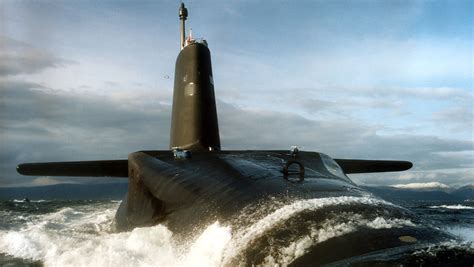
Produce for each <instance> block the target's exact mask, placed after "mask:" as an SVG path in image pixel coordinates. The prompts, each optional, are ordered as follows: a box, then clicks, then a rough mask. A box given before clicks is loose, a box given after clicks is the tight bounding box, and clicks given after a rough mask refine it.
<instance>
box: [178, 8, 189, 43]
mask: <svg viewBox="0 0 474 267" xmlns="http://www.w3.org/2000/svg"><path fill="white" fill-rule="evenodd" d="M187 18H188V10H187V9H186V8H185V7H184V3H183V2H181V6H180V7H179V20H180V21H181V29H180V35H181V49H183V48H184V41H185V37H184V35H185V28H184V27H185V25H184V22H185V21H186V19H187Z"/></svg>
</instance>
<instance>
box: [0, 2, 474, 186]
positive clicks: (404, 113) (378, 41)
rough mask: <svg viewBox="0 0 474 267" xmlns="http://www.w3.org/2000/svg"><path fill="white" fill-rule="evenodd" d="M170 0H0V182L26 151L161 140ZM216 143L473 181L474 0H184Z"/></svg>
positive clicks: (392, 178)
mask: <svg viewBox="0 0 474 267" xmlns="http://www.w3.org/2000/svg"><path fill="white" fill-rule="evenodd" d="M178 6H179V1H86V0H85V1H10V0H4V1H0V187H6V186H35V185H47V184H55V183H64V182H66V183H102V182H110V181H116V180H112V179H105V178H70V177H66V178H58V177H34V176H33V177H28V176H21V175H19V174H17V173H16V171H15V167H16V165H17V164H18V163H21V162H41V161H71V160H98V159H125V158H127V155H128V153H130V152H133V151H137V150H142V149H148V150H151V149H167V148H168V143H169V129H170V116H171V103H172V91H173V77H174V64H175V60H176V57H177V55H178V53H179V21H178V15H177V11H178ZM186 6H187V8H188V11H189V17H188V20H187V29H189V28H192V32H193V37H196V38H201V37H202V38H205V39H206V40H207V41H208V43H209V48H210V50H211V55H212V64H213V74H214V84H215V94H216V101H217V110H218V119H219V128H220V135H221V144H222V149H289V148H290V146H293V145H296V146H298V147H300V149H301V150H306V151H319V152H324V153H326V154H328V155H330V156H332V157H333V158H361V159H393V160H409V161H412V162H413V163H414V167H413V168H412V169H411V170H410V171H406V172H398V173H383V174H363V175H362V174H361V175H351V176H350V177H351V178H352V179H353V180H354V181H355V182H356V183H359V184H365V185H400V184H409V183H419V184H423V183H441V184H443V185H447V186H451V187H459V186H462V185H466V184H470V183H474V149H473V145H474V120H473V113H474V110H473V103H474V101H473V98H474V92H473V85H474V78H473V77H474V72H473V61H474V56H473V44H474V43H473V28H474V27H473V26H474V24H473V17H474V15H473V13H474V7H473V2H472V1H462V0H460V1H362V0H358V1H342V0H336V1H217V0H215V1H187V2H186Z"/></svg>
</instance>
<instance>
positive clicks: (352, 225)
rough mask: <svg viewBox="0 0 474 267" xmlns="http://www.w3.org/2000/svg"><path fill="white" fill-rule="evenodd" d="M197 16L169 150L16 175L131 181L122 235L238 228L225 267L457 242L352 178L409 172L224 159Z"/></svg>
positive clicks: (183, 14)
mask: <svg viewBox="0 0 474 267" xmlns="http://www.w3.org/2000/svg"><path fill="white" fill-rule="evenodd" d="M187 17H188V11H187V9H186V7H185V5H184V4H183V3H181V5H180V8H179V20H180V52H179V54H178V56H177V59H176V67H175V76H174V92H173V106H172V115H171V116H172V120H171V130H170V144H169V150H159V151H156V150H147V151H137V152H133V153H130V154H129V155H128V158H127V159H120V160H100V161H75V162H44V163H23V164H19V165H18V166H17V171H18V172H19V173H20V174H23V175H37V176H39V175H42V176H43V175H44V176H79V177H81V176H82V177H116V178H119V179H121V178H123V179H128V192H127V194H126V195H125V196H124V198H123V200H122V202H121V204H120V206H119V208H118V210H117V212H116V215H115V218H114V228H115V230H116V231H130V230H132V229H134V228H137V227H148V226H154V225H157V224H162V225H165V226H166V227H167V228H168V229H170V230H171V231H172V232H173V234H174V235H175V237H176V238H177V239H179V240H189V239H192V238H194V237H195V236H196V235H197V234H198V233H200V232H202V231H203V230H204V229H205V228H206V227H207V226H209V225H211V224H213V223H215V222H216V221H218V222H219V224H221V225H229V226H231V227H232V231H233V233H232V235H233V236H234V237H235V242H231V244H229V248H228V249H226V253H225V255H223V258H222V262H221V265H223V266H254V265H272V266H274V265H275V264H280V265H283V266H286V265H290V266H319V265H334V266H341V265H342V266H347V265H377V264H382V265H384V264H388V265H390V264H396V263H399V262H402V263H407V264H416V263H418V262H417V261H416V259H412V258H411V256H410V255H413V252H414V251H417V250H420V249H421V250H423V249H426V248H430V247H431V246H432V245H433V244H440V243H443V242H449V241H452V240H455V239H454V237H453V236H451V235H449V234H447V233H445V232H443V231H441V230H440V229H439V228H437V227H436V226H434V225H430V224H427V223H425V222H422V221H421V220H420V218H418V217H417V216H416V214H414V213H413V212H411V211H410V210H408V209H405V208H402V207H400V206H397V205H394V204H392V203H389V202H386V201H384V200H381V199H378V198H376V197H374V196H373V195H372V194H371V193H369V192H367V191H366V190H364V189H363V188H361V187H359V186H357V185H356V184H355V183H354V182H352V181H351V179H350V178H349V177H348V176H347V175H348V174H354V173H374V172H394V171H404V170H408V169H410V168H411V167H412V163H411V162H408V161H394V160H363V159H333V158H331V157H330V156H328V155H326V154H324V153H320V152H312V151H301V150H299V149H298V148H297V147H291V148H287V149H283V150H222V149H221V142H220V136H219V127H218V114H217V108H216V101H215V93H214V92H215V91H214V79H213V72H212V65H211V53H210V49H209V45H208V43H207V41H205V40H197V39H193V38H192V37H191V36H189V37H186V36H185V21H186V20H187ZM400 259H402V260H400ZM433 262H435V263H436V261H433Z"/></svg>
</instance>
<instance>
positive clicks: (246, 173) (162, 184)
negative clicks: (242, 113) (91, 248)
mask: <svg viewBox="0 0 474 267" xmlns="http://www.w3.org/2000/svg"><path fill="white" fill-rule="evenodd" d="M321 157H322V156H321V154H319V153H316V152H299V153H298V156H297V157H296V158H295V157H293V156H291V155H290V154H289V153H288V152H286V151H228V152H214V153H195V154H193V156H192V158H189V159H175V158H174V157H173V156H172V154H171V153H170V152H158V151H155V152H153V151H148V152H136V153H132V154H130V155H129V159H128V162H129V175H130V177H129V191H128V195H127V196H126V198H125V199H124V201H123V202H122V204H121V206H120V208H119V211H118V212H117V215H116V228H117V230H119V231H124V230H130V229H132V228H135V227H141V226H150V225H155V224H158V223H161V224H164V225H166V226H167V227H168V228H169V229H170V230H172V231H173V233H174V234H175V236H176V238H177V239H184V240H187V239H188V240H189V239H192V238H194V237H195V236H196V235H198V234H200V233H201V232H202V231H203V230H204V229H205V228H206V227H208V226H209V225H211V224H212V223H214V222H216V221H219V223H220V224H221V225H228V226H231V228H232V231H233V235H235V236H237V237H238V238H237V239H239V238H240V240H239V241H238V242H237V243H236V244H233V245H232V246H234V247H232V248H230V250H231V252H229V253H228V254H227V257H226V258H225V259H224V263H225V264H226V265H239V264H243V265H253V264H262V263H271V262H268V261H269V259H273V260H274V261H275V263H284V264H285V263H293V264H296V265H298V266H301V265H308V264H310V263H311V265H314V264H316V265H320V264H327V263H331V262H336V261H340V260H344V259H348V258H353V257H360V255H365V254H371V253H372V254H373V253H376V252H377V253H381V255H386V254H387V253H388V252H389V251H394V249H396V251H397V253H401V252H402V251H410V250H413V249H416V248H420V247H426V246H429V245H432V244H436V243H439V242H442V241H446V240H451V239H452V237H451V236H449V235H447V234H445V233H442V232H440V231H439V230H437V229H435V228H433V227H430V226H427V225H424V224H423V222H420V221H419V220H418V219H417V217H416V216H415V215H414V214H412V213H411V212H410V211H408V210H406V209H403V208H401V207H398V206H395V205H392V204H390V203H388V202H385V201H383V200H379V199H376V198H374V197H373V196H371V195H370V194H369V193H368V192H366V191H364V190H362V189H360V188H359V187H357V186H356V185H355V184H353V183H352V182H351V181H350V180H349V179H348V178H346V177H344V176H336V175H334V174H332V173H331V172H330V171H329V170H327V169H326V168H325V167H324V163H323V162H322V161H321ZM289 160H290V161H298V162H300V163H301V164H302V165H303V166H304V168H305V176H304V179H303V180H300V179H299V176H298V175H297V174H295V175H289V176H288V177H286V178H285V175H284V173H283V172H282V166H284V165H285V162H288V161H289ZM211 166H212V168H211ZM292 176H296V177H292ZM331 227H332V228H334V229H332V228H331ZM337 227H339V228H341V229H340V230H337ZM331 229H332V230H331ZM252 231H253V232H252ZM328 231H329V232H328ZM331 231H332V232H331ZM321 235H322V236H321ZM292 246H293V247H294V248H293V250H294V251H293V252H291V251H292ZM285 249H286V250H287V251H288V250H289V251H290V252H288V253H287V254H288V255H285V253H286V252H282V251H285ZM298 249H299V250H300V251H297V250H298ZM382 252H383V253H382ZM392 253H393V252H392Z"/></svg>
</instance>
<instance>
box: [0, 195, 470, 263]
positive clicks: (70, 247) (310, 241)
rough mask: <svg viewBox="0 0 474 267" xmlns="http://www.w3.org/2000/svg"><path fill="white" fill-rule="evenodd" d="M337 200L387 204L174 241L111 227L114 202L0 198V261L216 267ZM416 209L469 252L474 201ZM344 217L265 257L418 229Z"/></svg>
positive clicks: (148, 230) (314, 202) (162, 231)
mask: <svg viewBox="0 0 474 267" xmlns="http://www.w3.org/2000/svg"><path fill="white" fill-rule="evenodd" d="M341 202H344V203H346V202H354V203H358V204H361V205H373V206H376V205H379V204H380V203H382V202H383V203H384V204H387V203H386V202H384V201H382V200H377V199H374V198H369V197H362V198H356V197H336V198H325V199H311V200H299V201H295V202H293V203H290V204H285V205H283V206H281V207H278V208H276V209H274V210H272V211H270V212H269V213H268V214H265V215H263V216H261V217H259V218H258V219H256V220H254V221H252V222H251V223H250V224H249V225H250V226H246V227H240V228H239V227H234V228H232V226H228V225H221V224H220V223H219V222H218V221H216V222H214V223H213V224H211V225H209V226H207V227H204V228H203V229H204V230H203V231H202V232H199V233H196V235H194V236H193V237H192V238H190V239H189V240H188V241H182V239H180V240H181V241H177V240H175V239H174V237H173V233H172V232H171V231H170V230H168V229H167V228H166V227H165V226H163V225H156V226H153V227H145V228H136V229H134V230H133V231H131V232H123V233H114V232H112V231H111V224H112V221H113V218H114V215H115V212H116V210H117V208H118V206H119V204H120V202H119V201H31V202H29V203H26V202H23V201H19V200H13V201H4V202H0V207H1V208H0V265H10V266H14V265H18V264H20V265H31V266H34V265H46V266H221V265H225V264H226V263H229V262H230V261H231V260H232V258H234V257H235V256H236V255H238V254H239V253H240V252H241V251H243V250H245V248H246V246H248V244H251V243H252V241H253V240H255V239H256V238H258V237H259V236H261V235H264V234H265V233H266V232H267V231H268V230H269V229H272V228H273V227H275V225H276V224H278V223H279V222H283V221H285V220H288V219H289V218H291V217H292V216H294V215H296V214H299V213H301V212H304V211H312V210H317V209H321V208H325V207H328V206H331V205H337V204H340V203H341ZM413 210H414V211H415V212H416V213H418V214H419V215H420V216H421V217H422V218H424V219H426V220H429V221H430V222H434V223H437V224H438V225H440V227H442V228H444V229H445V230H446V231H449V232H451V233H452V234H454V235H457V236H459V237H460V238H462V239H463V240H464V242H461V243H462V244H459V246H463V247H464V249H467V250H470V251H471V252H472V253H474V252H473V251H474V246H473V245H472V242H474V203H449V204H446V203H445V204H436V205H434V204H423V205H418V206H415V207H414V208H413ZM344 218H345V219H344V220H338V219H337V218H328V219H326V220H325V221H323V222H322V223H321V224H320V225H319V226H318V227H313V228H310V229H309V230H308V234H306V235H304V236H302V237H300V238H299V239H296V240H294V241H293V242H291V243H288V244H286V245H285V246H281V247H279V248H277V250H278V251H277V253H276V254H275V253H274V254H273V255H269V256H268V257H267V258H265V262H266V263H268V265H274V264H275V263H280V264H282V265H286V264H289V263H291V262H292V261H293V260H294V259H296V258H298V257H299V256H301V255H303V254H304V253H305V252H306V249H307V248H308V247H310V246H312V245H314V244H317V243H321V242H324V241H326V240H329V239H331V238H334V237H337V236H343V235H346V234H348V233H351V232H354V231H357V229H358V227H360V226H364V227H369V228H373V229H385V228H397V227H403V226H415V222H412V221H410V220H405V219H400V218H385V217H383V216H375V217H370V218H369V217H365V216H363V215H361V214H358V213H355V212H354V213H351V212H346V213H345V214H344ZM275 255H276V256H275Z"/></svg>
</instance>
